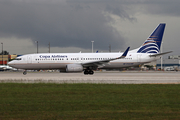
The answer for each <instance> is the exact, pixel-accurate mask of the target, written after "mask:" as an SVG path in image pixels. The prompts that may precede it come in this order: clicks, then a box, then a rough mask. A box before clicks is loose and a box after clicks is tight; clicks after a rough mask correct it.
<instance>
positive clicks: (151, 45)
mask: <svg viewBox="0 0 180 120" xmlns="http://www.w3.org/2000/svg"><path fill="white" fill-rule="evenodd" d="M165 26H166V24H165V23H160V24H159V25H158V27H157V28H156V29H155V30H154V31H153V33H152V34H151V35H150V36H149V38H147V40H146V41H145V42H144V44H143V45H142V46H141V47H140V48H139V50H138V51H137V53H159V51H160V48H161V42H162V37H163V34H164V29H165Z"/></svg>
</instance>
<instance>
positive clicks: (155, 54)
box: [149, 51, 173, 57]
mask: <svg viewBox="0 0 180 120" xmlns="http://www.w3.org/2000/svg"><path fill="white" fill-rule="evenodd" d="M171 52H173V51H169V52H164V53H159V54H154V55H149V56H150V57H156V56H160V55H165V54H168V53H171Z"/></svg>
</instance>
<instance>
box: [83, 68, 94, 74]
mask: <svg viewBox="0 0 180 120" xmlns="http://www.w3.org/2000/svg"><path fill="white" fill-rule="evenodd" d="M88 74H90V75H93V74H94V71H92V70H90V69H86V70H84V75H88Z"/></svg>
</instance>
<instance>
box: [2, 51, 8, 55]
mask: <svg viewBox="0 0 180 120" xmlns="http://www.w3.org/2000/svg"><path fill="white" fill-rule="evenodd" d="M0 55H9V52H7V51H6V50H5V51H2V52H1V53H0Z"/></svg>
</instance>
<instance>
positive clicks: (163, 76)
mask: <svg viewBox="0 0 180 120" xmlns="http://www.w3.org/2000/svg"><path fill="white" fill-rule="evenodd" d="M0 83H103V84H180V72H175V71H171V72H163V71H160V72H159V71H108V72H106V71H103V72H95V73H94V75H84V74H83V73H59V72H28V73H27V75H23V74H22V72H7V71H6V72H0Z"/></svg>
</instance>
